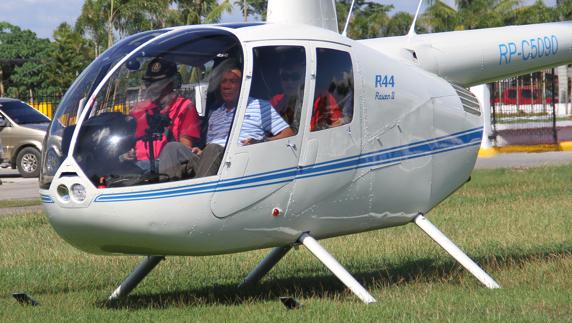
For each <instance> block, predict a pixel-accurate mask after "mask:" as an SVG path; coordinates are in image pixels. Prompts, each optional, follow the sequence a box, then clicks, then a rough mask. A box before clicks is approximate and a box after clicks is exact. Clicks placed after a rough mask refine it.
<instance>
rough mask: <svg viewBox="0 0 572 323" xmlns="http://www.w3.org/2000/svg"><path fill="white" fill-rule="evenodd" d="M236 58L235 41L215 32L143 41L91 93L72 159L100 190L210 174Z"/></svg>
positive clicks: (235, 83) (226, 123)
mask: <svg viewBox="0 0 572 323" xmlns="http://www.w3.org/2000/svg"><path fill="white" fill-rule="evenodd" d="M242 61H243V59H242V48H241V46H240V44H239V42H238V40H237V39H236V37H234V36H233V35H232V34H230V33H227V32H224V31H219V30H210V29H197V30H188V31H187V30H182V31H180V32H178V33H173V34H171V35H169V36H167V37H164V38H161V39H158V40H156V41H154V42H152V43H150V44H148V45H147V46H146V47H145V48H143V49H141V50H139V51H138V52H136V53H134V55H133V56H131V57H130V58H129V59H127V60H126V61H125V62H124V63H123V64H122V65H121V66H119V68H118V69H117V70H116V71H115V72H114V73H113V74H111V75H110V77H109V79H108V80H107V81H106V83H105V84H104V85H103V87H102V88H101V90H100V91H99V92H98V93H97V94H96V98H95V100H94V103H93V105H92V106H91V107H89V109H90V110H89V114H88V117H87V119H86V120H85V121H84V122H83V124H82V125H81V129H80V132H79V136H78V140H77V144H76V150H75V152H74V157H75V159H76V161H77V162H78V164H79V165H80V167H81V168H82V169H83V171H84V172H85V174H86V175H87V176H88V177H89V178H90V179H91V181H92V182H93V183H94V185H95V186H97V187H100V188H105V187H121V186H133V185H141V184H152V183H160V182H170V181H176V180H183V179H190V178H197V177H203V176H209V175H215V174H216V173H217V172H218V169H219V166H220V161H221V160H222V155H223V154H224V151H225V148H226V146H227V141H228V136H229V133H230V129H231V128H232V123H233V121H234V115H235V111H236V102H237V101H238V96H239V93H240V89H241V86H242V85H241V84H242ZM227 85H228V86H227ZM227 88H228V89H231V90H232V93H231V94H232V95H233V97H232V99H231V100H230V101H232V102H231V103H226V105H229V104H230V108H229V109H226V108H224V107H225V106H226V105H225V102H227V101H229V99H228V98H226V97H225V95H227V94H228V93H227V92H228V91H227ZM227 96H228V95H227ZM225 98H226V100H225ZM209 144H211V145H210V146H209ZM205 156H206V157H205Z"/></svg>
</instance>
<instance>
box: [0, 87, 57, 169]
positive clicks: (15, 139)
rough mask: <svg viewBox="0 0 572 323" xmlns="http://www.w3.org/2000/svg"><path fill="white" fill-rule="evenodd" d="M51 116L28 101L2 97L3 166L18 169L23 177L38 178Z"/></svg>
mask: <svg viewBox="0 0 572 323" xmlns="http://www.w3.org/2000/svg"><path fill="white" fill-rule="evenodd" d="M49 124H50V119H49V118H48V117H46V116H45V115H43V114H42V113H40V112H38V111H37V110H35V109H34V108H32V107H31V106H29V105H27V104H26V103H24V102H22V101H19V100H14V99H7V98H0V141H1V142H2V144H3V145H4V156H3V163H4V164H3V165H4V166H6V167H12V168H13V169H15V168H17V169H18V171H19V172H20V174H21V175H22V177H38V175H39V174H40V164H41V163H40V158H41V155H42V153H41V151H42V142H43V140H44V137H45V135H46V130H47V129H48V126H49Z"/></svg>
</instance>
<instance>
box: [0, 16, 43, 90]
mask: <svg viewBox="0 0 572 323" xmlns="http://www.w3.org/2000/svg"><path fill="white" fill-rule="evenodd" d="M50 51H51V46H50V41H49V40H48V39H40V38H38V37H37V36H36V34H35V33H34V32H32V31H30V30H22V29H20V27H18V26H14V25H12V24H9V23H7V22H0V71H1V78H0V82H1V83H2V85H1V86H0V89H4V90H5V91H7V92H8V93H9V94H13V93H15V92H17V91H26V90H27V89H33V88H43V87H45V85H46V70H45V66H46V61H47V57H48V56H49V53H50ZM0 95H4V94H3V93H0Z"/></svg>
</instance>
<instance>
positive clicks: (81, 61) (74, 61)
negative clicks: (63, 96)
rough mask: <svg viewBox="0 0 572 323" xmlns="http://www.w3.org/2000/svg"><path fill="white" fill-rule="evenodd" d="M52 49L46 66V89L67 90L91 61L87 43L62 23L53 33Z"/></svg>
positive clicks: (77, 33)
mask: <svg viewBox="0 0 572 323" xmlns="http://www.w3.org/2000/svg"><path fill="white" fill-rule="evenodd" d="M52 48H53V50H52V51H50V55H49V60H48V66H47V72H48V73H47V74H48V89H49V90H50V91H57V90H61V89H67V88H68V87H69V86H70V85H71V83H72V82H73V81H74V80H75V78H76V77H77V76H78V75H79V73H81V71H82V70H83V69H84V68H85V67H86V66H87V64H88V63H89V62H90V61H91V59H90V54H89V47H88V42H87V41H86V40H85V39H84V38H83V37H82V36H81V34H80V33H79V32H77V31H74V30H73V29H72V27H71V26H70V25H68V24H67V23H62V24H60V25H59V26H58V28H57V29H56V31H54V42H53V43H52Z"/></svg>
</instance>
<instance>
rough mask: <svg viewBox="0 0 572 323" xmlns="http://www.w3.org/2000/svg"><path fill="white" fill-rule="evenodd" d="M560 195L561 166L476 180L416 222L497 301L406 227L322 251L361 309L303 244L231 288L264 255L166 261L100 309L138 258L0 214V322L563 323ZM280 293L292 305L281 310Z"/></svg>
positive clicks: (565, 184) (566, 264)
mask: <svg viewBox="0 0 572 323" xmlns="http://www.w3.org/2000/svg"><path fill="white" fill-rule="evenodd" d="M571 184H572V166H565V167H551V168H532V169H527V170H525V169H522V170H494V171H476V172H475V173H474V174H473V176H472V181H471V182H469V183H468V184H467V185H465V187H463V188H462V189H461V190H459V191H458V192H457V193H455V194H454V195H453V196H451V197H450V198H449V199H448V200H447V201H445V202H444V203H443V204H441V205H440V206H438V207H437V208H436V209H434V210H433V211H432V212H431V213H429V214H428V218H429V219H430V220H432V222H433V223H434V224H435V225H437V226H438V227H439V228H440V229H441V230H442V231H443V232H445V233H446V234H447V235H448V236H449V237H450V238H451V239H452V240H453V241H455V242H456V243H457V244H458V245H459V246H460V247H461V248H462V249H464V250H465V251H466V252H467V253H468V254H469V255H470V256H471V257H472V258H473V259H475V260H476V261H477V262H478V263H480V264H481V265H482V266H483V268H484V269H485V270H486V271H487V272H488V273H489V274H491V276H493V278H495V280H497V281H498V282H499V283H500V284H501V286H502V287H503V288H502V289H499V290H489V289H486V288H484V287H483V286H482V285H480V283H479V282H478V281H477V280H476V279H475V278H474V277H473V276H471V275H470V274H469V273H468V272H467V271H466V270H464V269H463V268H462V267H460V266H459V265H457V264H456V263H455V262H454V261H453V259H452V258H451V257H450V256H448V255H447V254H445V253H444V252H443V251H442V250H441V249H440V247H438V246H437V245H436V244H435V243H433V241H431V240H430V239H429V237H427V236H426V235H425V234H424V233H423V232H422V231H421V230H420V229H418V228H417V227H416V226H415V225H407V226H402V227H397V228H392V229H387V230H380V231H374V232H369V233H363V234H359V235H353V236H346V237H339V238H335V239H329V240H326V241H323V245H324V247H325V248H327V249H328V250H330V251H331V252H332V254H333V255H334V256H335V257H337V259H338V260H339V261H340V262H341V263H342V264H343V265H344V266H346V268H347V269H348V270H349V271H350V272H352V273H353V274H355V277H356V278H357V279H358V280H359V281H360V282H362V283H363V284H364V286H365V287H366V288H367V289H368V290H369V291H370V292H371V293H372V295H373V296H374V297H375V298H376V299H377V301H378V302H377V303H376V304H371V305H364V304H362V303H361V302H360V301H359V300H358V299H357V298H356V297H355V296H354V295H353V294H351V293H350V292H349V291H348V290H347V289H346V288H344V286H343V285H342V284H341V283H340V282H339V281H337V279H335V278H334V277H333V276H332V275H331V274H330V273H329V272H328V271H327V269H325V268H324V267H323V266H322V265H321V264H320V263H319V262H318V261H317V260H316V259H314V258H313V256H312V255H311V254H310V253H309V252H308V251H307V250H305V249H304V248H303V247H300V248H299V249H298V250H297V251H293V252H290V253H289V254H288V255H287V256H286V257H285V258H284V259H283V260H282V262H281V263H280V264H279V265H278V266H277V267H276V268H274V269H273V270H272V271H271V272H270V274H269V275H268V276H267V277H266V278H265V279H264V280H263V281H262V283H261V284H260V285H258V286H256V287H252V288H249V289H247V290H243V291H238V290H236V289H235V286H236V285H237V284H238V283H239V282H240V281H241V280H242V279H243V278H244V277H245V275H246V274H247V273H248V272H249V271H250V270H251V269H252V268H253V267H254V266H255V265H256V264H257V263H258V261H259V260H260V259H261V258H262V257H263V256H264V255H265V254H266V253H267V250H261V251H254V252H247V253H240V254H234V255H225V256H214V257H202V258H192V257H174V258H167V260H166V261H164V262H163V263H161V264H160V265H159V266H158V267H157V268H156V269H155V271H153V272H152V273H151V274H150V275H149V276H148V277H147V278H146V279H145V280H144V281H143V282H142V283H141V284H140V285H139V287H138V288H136V289H135V291H134V292H133V294H131V295H130V296H129V297H128V298H127V299H126V300H124V301H121V302H120V303H118V304H113V305H111V304H107V303H106V302H105V300H106V298H107V297H108V296H109V294H110V293H111V292H112V291H113V289H115V287H116V286H117V284H119V282H120V281H121V280H122V279H123V278H124V277H125V276H126V275H127V274H128V273H129V272H130V271H131V270H132V268H133V267H134V266H135V265H136V264H137V263H138V262H139V261H140V260H141V259H142V258H141V257H103V256H92V255H89V254H86V253H82V252H80V251H78V250H75V249H73V248H72V247H71V246H69V245H67V244H66V243H65V242H63V241H62V240H61V239H60V238H59V237H58V236H57V235H56V234H55V232H54V231H53V230H52V229H51V227H50V226H49V224H48V223H47V220H46V217H45V216H44V215H43V214H42V213H41V212H40V213H30V214H24V215H17V216H16V215H14V216H10V215H8V216H3V217H0V321H1V322H7V321H93V320H98V321H111V320H121V321H137V322H139V321H198V320H200V321H210V322H212V321H241V322H251V321H292V322H300V321H324V322H325V321H336V322H339V321H360V322H363V321H388V320H389V321H437V322H443V321H453V322H458V321H479V322H482V321H503V322H504V321H517V322H523V321H542V322H544V321H559V322H561V321H571V320H572V212H571V210H572V185H571ZM0 207H2V206H0ZM4 207H5V206H4ZM19 291H25V292H27V293H29V294H30V295H31V296H32V297H33V298H35V299H36V300H37V301H39V302H40V303H41V306H39V307H30V306H21V305H19V304H18V303H17V302H16V301H15V300H14V299H12V297H11V293H13V292H19ZM279 296H294V297H296V298H298V299H299V300H300V301H301V302H302V303H303V304H304V306H303V307H302V308H301V309H299V310H286V309H285V308H284V307H283V306H282V304H281V303H280V302H279V301H278V297H279Z"/></svg>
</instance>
